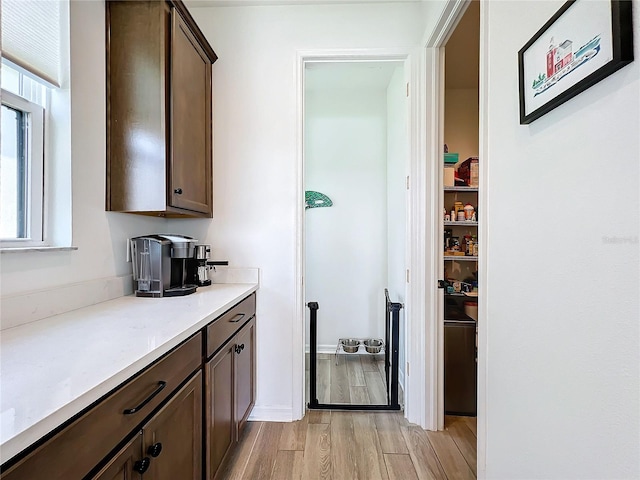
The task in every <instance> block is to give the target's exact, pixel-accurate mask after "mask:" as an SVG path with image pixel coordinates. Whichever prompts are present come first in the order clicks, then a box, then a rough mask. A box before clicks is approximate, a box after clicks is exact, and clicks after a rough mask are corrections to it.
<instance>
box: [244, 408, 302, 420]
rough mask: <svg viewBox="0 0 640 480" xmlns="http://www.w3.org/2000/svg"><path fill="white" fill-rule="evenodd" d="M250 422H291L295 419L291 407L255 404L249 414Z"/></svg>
mask: <svg viewBox="0 0 640 480" xmlns="http://www.w3.org/2000/svg"><path fill="white" fill-rule="evenodd" d="M248 420H249V421H250V422H291V421H293V420H296V418H295V417H294V414H293V409H292V408H291V407H287V406H283V405H279V406H273V407H267V406H261V405H256V406H254V407H253V409H252V410H251V413H250V414H249V419H248Z"/></svg>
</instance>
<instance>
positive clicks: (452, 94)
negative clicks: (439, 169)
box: [444, 88, 478, 163]
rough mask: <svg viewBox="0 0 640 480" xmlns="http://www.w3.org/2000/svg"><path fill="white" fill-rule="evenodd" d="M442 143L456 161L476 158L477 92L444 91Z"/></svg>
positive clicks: (461, 90)
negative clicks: (456, 156) (455, 156)
mask: <svg viewBox="0 0 640 480" xmlns="http://www.w3.org/2000/svg"><path fill="white" fill-rule="evenodd" d="M444 143H446V144H447V146H448V147H449V152H451V153H457V154H458V161H459V162H460V163H461V162H464V161H465V160H466V159H467V158H469V157H477V156H478V90H477V89H467V88H452V89H447V90H445V101H444Z"/></svg>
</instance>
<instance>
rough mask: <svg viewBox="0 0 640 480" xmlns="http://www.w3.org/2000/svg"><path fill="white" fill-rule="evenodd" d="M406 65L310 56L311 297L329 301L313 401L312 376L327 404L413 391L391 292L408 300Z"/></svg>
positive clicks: (320, 313)
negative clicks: (392, 323) (392, 322)
mask: <svg viewBox="0 0 640 480" xmlns="http://www.w3.org/2000/svg"><path fill="white" fill-rule="evenodd" d="M405 68H406V67H405V61H404V60H403V59H400V58H368V59H348V60H340V61H336V60H327V59H322V60H315V61H312V60H309V61H306V62H304V72H303V75H304V82H303V84H304V89H303V99H304V100H303V105H304V109H303V111H304V114H303V115H304V116H303V139H304V140H303V143H304V147H303V158H304V162H303V170H304V174H303V186H304V191H305V213H304V223H303V244H304V248H303V250H304V257H303V262H304V267H303V268H304V303H305V304H308V303H309V302H315V303H317V305H318V306H319V308H318V310H317V311H316V312H315V313H316V314H317V331H316V332H315V336H314V335H312V333H311V332H310V331H309V325H310V322H309V320H307V322H306V335H305V345H306V352H305V353H306V362H305V365H306V367H307V368H306V370H305V374H306V375H305V377H306V378H305V380H306V382H305V383H306V385H307V395H306V398H307V400H308V401H309V400H313V399H311V398H310V393H311V392H310V390H311V389H310V388H309V387H310V384H311V383H312V382H313V384H314V386H315V391H316V392H315V393H317V400H318V401H319V403H320V404H323V405H336V406H343V407H347V406H352V407H354V406H355V407H357V406H362V407H363V408H367V409H369V408H376V406H379V407H381V408H383V407H384V406H388V405H389V404H390V403H389V402H390V396H389V392H390V391H391V390H392V389H393V388H392V387H393V386H394V385H397V387H398V391H399V392H400V395H399V398H400V399H401V398H402V392H403V390H404V368H402V366H403V365H404V364H405V362H404V356H405V341H404V334H405V328H404V326H405V325H404V312H403V311H401V312H400V314H399V316H398V332H397V340H396V341H395V342H394V341H393V340H392V338H393V337H392V331H393V330H392V329H390V328H389V327H388V325H389V323H388V322H389V316H388V315H387V313H388V312H387V308H388V302H387V298H391V301H392V302H393V303H397V304H403V303H404V302H405V301H406V298H407V295H406V277H405V272H406V265H407V254H406V250H407V235H406V232H407V189H406V176H407V172H408V168H409V151H410V148H409V133H408V129H409V128H408V125H409V111H410V110H409V107H408V99H407V92H406V88H407V87H406V84H407V72H406V71H405ZM385 291H386V292H388V295H385ZM311 313H312V312H311V311H310V310H308V309H306V315H305V316H306V318H307V319H310V316H311ZM312 337H313V339H314V342H312V341H311V340H312ZM312 343H313V344H312ZM394 347H395V348H396V349H397V352H398V357H397V358H396V360H395V364H392V365H390V358H392V357H391V356H390V353H391V352H390V350H392V349H393V348H394ZM314 348H315V350H316V352H317V355H313V356H312V355H310V354H311V351H312V350H313V349H314ZM312 358H315V360H316V361H315V362H314V364H313V366H312V365H310V363H311V360H312ZM390 369H391V370H393V369H396V375H395V376H393V375H391V374H390ZM314 370H315V371H314ZM311 377H314V378H311ZM396 379H397V380H396Z"/></svg>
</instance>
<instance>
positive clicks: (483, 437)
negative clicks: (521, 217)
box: [476, 2, 491, 479]
mask: <svg viewBox="0 0 640 480" xmlns="http://www.w3.org/2000/svg"><path fill="white" fill-rule="evenodd" d="M490 8H491V2H481V3H480V74H479V80H480V87H479V92H478V93H479V108H480V115H479V130H480V144H479V152H478V153H479V155H480V177H479V185H480V188H479V191H478V204H479V209H480V211H481V212H483V214H482V215H481V216H480V222H479V224H478V241H479V242H480V245H479V252H478V256H479V259H478V290H479V292H480V294H479V295H478V417H477V438H478V440H477V447H476V449H477V455H476V457H477V473H478V478H479V479H484V478H486V476H487V467H486V461H487V425H488V423H489V422H488V418H487V412H488V409H487V384H488V373H489V366H488V364H487V351H488V349H489V345H488V331H489V328H490V326H491V325H490V318H489V314H488V305H487V298H489V297H488V285H489V274H488V265H489V256H488V254H487V253H488V251H489V249H488V248H487V246H488V245H489V242H490V241H491V240H490V235H489V228H488V225H489V222H488V220H487V219H488V218H490V217H491V211H490V210H489V208H488V205H489V195H490V191H489V188H488V186H489V177H490V165H491V163H490V161H489V157H488V152H489V144H488V142H487V139H488V138H489V128H490V125H489V107H488V105H489V95H490V88H491V86H490V84H489V68H490V66H489V35H490V31H489V16H490V13H489V12H490Z"/></svg>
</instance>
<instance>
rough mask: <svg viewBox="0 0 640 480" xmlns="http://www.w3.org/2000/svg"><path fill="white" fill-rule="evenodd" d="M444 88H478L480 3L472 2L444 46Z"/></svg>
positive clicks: (476, 0) (474, 0)
mask: <svg viewBox="0 0 640 480" xmlns="http://www.w3.org/2000/svg"><path fill="white" fill-rule="evenodd" d="M444 50H445V53H444V58H445V88H476V89H477V88H478V77H479V70H480V2H479V1H478V0H473V1H472V2H471V3H470V4H469V7H468V8H467V11H466V12H465V13H464V15H463V17H462V18H461V19H460V22H459V23H458V26H457V27H456V29H455V30H454V32H453V34H452V35H451V38H449V41H447V44H446V45H445V49H444Z"/></svg>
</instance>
